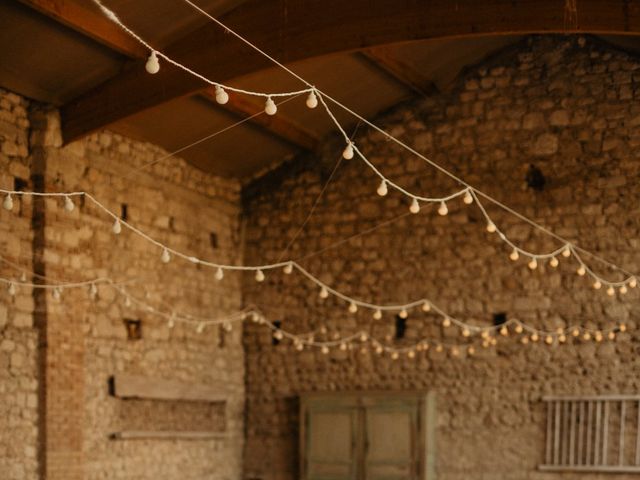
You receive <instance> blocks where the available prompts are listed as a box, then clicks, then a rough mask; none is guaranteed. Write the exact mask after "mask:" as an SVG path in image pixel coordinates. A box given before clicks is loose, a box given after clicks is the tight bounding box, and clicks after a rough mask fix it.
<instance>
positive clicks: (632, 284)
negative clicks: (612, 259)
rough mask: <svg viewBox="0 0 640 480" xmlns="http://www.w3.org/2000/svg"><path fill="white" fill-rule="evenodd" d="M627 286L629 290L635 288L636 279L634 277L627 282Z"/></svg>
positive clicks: (636, 284)
mask: <svg viewBox="0 0 640 480" xmlns="http://www.w3.org/2000/svg"><path fill="white" fill-rule="evenodd" d="M629 286H630V287H631V288H636V287H637V286H638V279H636V277H633V278H632V279H631V280H629Z"/></svg>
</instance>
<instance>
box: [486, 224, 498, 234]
mask: <svg viewBox="0 0 640 480" xmlns="http://www.w3.org/2000/svg"><path fill="white" fill-rule="evenodd" d="M495 231H496V225H495V223H493V222H489V223H487V232H489V233H495Z"/></svg>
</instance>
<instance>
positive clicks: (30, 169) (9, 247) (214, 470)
mask: <svg viewBox="0 0 640 480" xmlns="http://www.w3.org/2000/svg"><path fill="white" fill-rule="evenodd" d="M5 96H6V97H7V98H8V99H9V100H10V101H14V102H17V103H16V106H12V107H7V108H8V110H9V112H10V113H11V109H14V110H16V111H18V110H19V108H20V106H23V107H25V101H24V100H22V99H20V98H19V97H17V96H14V95H12V94H6V95H4V96H3V97H2V107H3V108H4V106H5V104H7V105H8V103H7V102H5V100H4V98H5ZM25 108H26V107H25ZM16 118H17V120H16V121H15V122H14V123H15V124H16V125H21V128H22V129H23V130H24V131H22V130H20V131H21V132H22V137H19V138H11V139H8V135H9V134H6V135H5V134H4V131H5V130H7V131H10V129H9V128H8V127H7V128H6V129H5V128H4V124H3V126H2V127H3V129H2V132H3V133H2V135H4V139H5V140H3V142H5V141H6V142H9V141H11V142H13V143H14V144H15V145H16V146H17V151H18V153H20V155H18V156H16V155H17V153H13V154H11V155H12V156H11V157H9V158H8V162H3V165H2V170H0V174H1V175H2V186H3V187H5V188H6V187H10V188H12V187H13V182H14V180H13V177H14V176H19V177H20V178H26V179H27V180H28V179H29V178H30V177H31V176H33V178H34V181H35V182H39V183H40V184H41V185H40V186H41V187H42V186H43V187H44V188H45V189H46V190H48V191H70V190H74V191H78V190H85V191H87V192H90V193H91V194H93V195H94V196H95V197H96V198H97V199H99V200H100V201H101V202H103V203H104V204H105V205H106V206H107V207H108V208H110V209H111V210H113V211H115V212H121V210H122V206H123V205H124V204H126V206H127V214H128V219H129V221H130V222H131V223H132V224H134V225H135V226H137V227H139V228H141V229H142V230H144V231H145V232H147V233H149V234H150V235H151V236H153V237H154V238H157V239H158V240H160V241H162V242H165V243H167V244H169V245H171V246H172V247H174V248H176V249H177V250H180V251H183V252H186V253H189V254H191V255H197V256H199V257H201V258H205V259H209V260H214V261H220V262H224V263H241V262H242V258H241V256H239V255H238V252H240V251H241V248H240V228H239V226H240V224H239V210H240V187H239V185H238V184H237V183H236V182H234V181H229V180H224V179H220V178H217V177H213V176H211V175H207V174H205V173H203V172H201V171H199V170H196V169H195V168H192V167H190V166H188V165H187V164H186V163H185V162H184V161H182V160H180V159H177V158H172V159H168V160H162V161H161V160H160V159H161V157H163V156H165V155H166V152H164V151H162V150H161V149H159V148H157V147H154V146H152V145H149V144H144V143H140V142H134V141H131V140H128V139H126V138H123V137H121V136H118V135H114V134H111V133H109V132H102V133H100V134H96V135H93V136H90V137H88V138H86V139H85V140H82V141H80V142H75V143H73V144H70V145H68V146H65V147H61V141H60V128H59V119H58V116H57V113H56V112H55V111H49V110H47V109H43V108H41V107H39V106H35V107H33V108H31V113H30V124H24V125H22V123H24V122H23V120H22V119H21V117H19V116H18V115H16ZM24 118H26V114H25V115H24ZM29 127H30V131H29ZM29 133H30V134H31V142H30V147H31V148H30V151H29V152H27V151H26V145H27V143H26V138H27V137H28V136H29ZM7 139H8V140H7ZM21 142H23V143H21ZM11 148H12V147H11V146H9V147H6V150H11ZM2 150H3V151H5V148H4V147H3V148H2ZM14 150H15V149H14ZM11 151H13V150H11ZM14 157H15V158H14ZM3 160H4V157H3ZM28 188H32V186H31V185H30V186H29V187H28ZM33 203H34V200H33V199H30V198H25V199H24V200H23V201H22V200H17V199H16V201H15V204H16V205H15V207H14V211H13V212H6V211H5V210H1V211H0V216H1V218H2V225H3V226H5V227H6V228H7V231H6V232H4V233H3V235H2V238H1V239H0V241H1V242H2V246H3V247H6V248H3V255H4V254H5V253H6V255H7V256H10V257H11V259H12V260H14V261H19V262H21V263H22V264H24V265H25V266H27V267H28V268H32V269H34V270H38V271H39V272H40V273H46V275H47V276H48V277H49V278H50V279H51V281H56V280H57V281H77V280H86V279H91V278H96V277H105V276H107V277H110V278H112V279H114V280H117V281H127V282H128V283H127V289H128V291H129V292H130V293H131V294H132V295H134V296H135V297H137V298H143V299H144V298H145V291H146V292H148V298H147V299H146V301H147V302H149V303H150V304H152V305H154V306H155V307H157V308H160V309H163V310H165V311H171V310H176V311H179V312H185V313H188V314H191V315H198V316H208V317H218V316H223V315H224V314H225V313H230V312H235V311H237V310H238V309H239V308H240V307H241V293H240V278H239V277H238V276H234V275H233V274H229V275H227V276H226V277H225V279H224V280H223V281H222V282H216V281H215V280H213V274H214V272H213V271H212V270H208V269H203V268H199V267H197V266H195V265H193V264H191V263H187V262H184V261H180V260H177V259H174V260H173V261H172V262H171V263H169V264H166V265H165V264H163V263H162V262H161V261H160V254H161V251H160V250H159V249H157V248H150V246H149V244H148V243H146V242H144V241H141V240H140V239H139V238H137V237H136V236H134V235H131V234H130V233H128V231H127V230H125V229H123V232H122V233H121V234H120V235H119V236H117V237H116V236H115V235H114V234H113V233H112V231H111V225H112V223H113V221H112V219H110V218H108V217H107V216H105V215H104V213H102V212H100V211H99V210H98V209H96V208H95V207H94V206H92V205H91V204H90V202H89V201H87V200H85V201H82V200H81V199H76V200H75V203H76V208H75V210H74V211H73V212H71V213H69V212H67V211H65V210H64V208H63V203H62V201H61V200H55V199H47V200H45V201H43V202H40V204H39V205H38V206H37V208H35V209H34V208H32V206H33ZM38 209H39V211H37V212H36V214H34V213H33V212H34V211H36V210H38ZM34 215H35V216H37V218H38V219H39V221H41V222H42V225H39V226H36V225H35V224H34V226H33V228H31V227H32V225H31V222H32V217H34ZM212 233H213V234H215V236H216V239H217V247H216V248H215V249H214V248H213V247H212V246H211V239H210V235H211V234H212ZM32 257H33V258H34V259H36V260H35V261H34V262H31V258H32ZM40 259H41V260H42V261H39V260H40ZM2 272H3V276H10V274H11V272H10V270H8V269H6V268H5V267H4V266H3V267H2ZM0 298H2V307H1V308H0V313H2V317H0V319H1V320H2V324H0V334H1V338H0V361H2V365H3V367H4V366H5V364H6V366H7V368H2V372H0V375H1V377H0V380H2V382H1V383H0V400H1V401H0V403H1V404H2V406H1V407H0V409H2V412H3V413H4V412H5V410H4V409H7V412H8V413H9V416H8V417H6V416H5V415H2V418H1V419H0V422H8V423H7V425H5V423H0V427H2V431H3V435H2V436H1V437H0V477H1V478H3V479H5V478H9V479H33V478H38V477H37V469H38V461H36V455H37V452H39V456H40V462H39V463H40V465H39V467H40V469H41V475H46V478H47V479H48V480H53V479H65V480H68V479H107V478H108V479H117V478H138V479H145V478H148V479H156V478H171V477H175V478H184V479H202V478H212V479H230V478H237V477H239V476H240V472H241V470H242V468H241V461H242V449H243V428H244V422H243V409H244V357H243V349H242V343H241V342H242V340H241V327H240V326H237V327H236V328H235V329H234V330H233V331H232V332H231V333H227V334H226V335H224V338H221V334H220V332H219V330H218V329H217V328H209V329H207V330H205V331H204V332H203V333H201V334H197V333H196V331H195V328H194V327H193V326H184V325H181V324H178V325H176V327H175V328H174V329H171V330H170V329H169V328H168V327H167V325H166V322H165V321H162V320H160V319H158V318H157V317H155V316H154V315H152V314H150V313H149V312H147V311H141V309H140V308H135V306H133V307H126V306H125V305H124V300H123V298H122V297H120V296H119V295H117V294H116V293H115V291H114V290H113V289H110V288H109V287H106V286H104V287H102V286H101V287H100V288H99V294H98V298H97V300H96V301H95V302H93V301H91V300H90V299H89V295H88V289H66V290H64V291H63V292H62V299H61V301H60V302H57V301H55V300H54V299H53V297H52V295H51V292H46V293H43V292H42V291H40V290H34V292H32V291H30V290H29V291H27V290H26V289H25V292H22V289H20V290H19V294H18V295H16V297H15V299H10V298H9V297H8V295H6V294H5V292H4V291H2V292H0ZM34 303H35V304H37V305H39V308H38V311H37V312H36V313H37V315H33V309H34V306H33V305H34ZM5 311H6V314H5ZM34 318H35V320H34ZM124 318H133V319H139V320H141V321H142V339H141V340H137V341H133V340H128V339H127V336H126V330H125V326H124V324H123V319H124ZM34 323H35V324H36V326H38V327H39V328H40V331H41V334H42V338H43V342H42V345H43V349H42V352H41V354H40V356H38V355H37V348H36V347H37V342H36V340H37V335H36V331H35V330H34V329H33V327H32V325H33V324H34ZM45 347H46V348H45ZM38 358H40V360H41V362H40V366H41V368H40V370H39V367H38ZM123 372H126V373H134V374H139V375H144V376H148V377H152V378H160V379H162V378H165V379H169V380H180V381H183V382H191V383H197V384H206V385H211V386H215V387H218V388H219V390H220V394H221V395H224V396H226V398H227V402H226V405H225V406H224V410H223V412H222V413H220V412H221V406H219V405H215V406H214V408H213V409H212V410H211V411H212V412H213V413H212V415H220V414H222V418H217V417H216V418H212V420H211V422H210V424H211V426H212V427H215V428H219V429H220V430H221V431H222V432H224V433H225V434H226V436H225V437H223V438H220V439H216V440H171V439H168V440H152V439H149V440H111V439H109V435H110V434H111V433H114V432H118V431H123V430H128V429H136V430H158V429H162V428H163V426H164V427H166V425H168V424H170V425H186V426H188V425H189V422H190V421H192V420H193V418H192V417H193V416H194V415H196V416H197V415H201V414H202V409H203V408H208V407H204V406H203V407H201V408H200V410H198V408H196V406H194V405H183V406H182V407H181V405H180V403H179V402H174V404H173V405H172V407H171V409H168V410H167V411H165V412H164V414H163V415H169V417H171V418H169V417H166V416H163V418H161V419H156V420H157V421H156V420H154V418H153V415H151V414H149V415H146V416H145V417H144V418H137V419H136V422H135V424H132V423H131V422H130V416H131V414H132V413H131V412H130V411H129V410H127V404H126V402H125V401H123V400H120V399H117V398H115V397H113V396H110V395H109V391H108V380H109V377H111V376H112V375H114V374H118V373H123ZM5 377H6V379H5ZM5 380H6V381H5ZM38 386H40V390H39V392H38ZM38 393H39V395H40V401H39V402H38ZM183 407H184V408H183ZM38 408H40V410H41V411H42V412H43V414H42V415H41V417H40V418H41V419H42V422H41V430H40V437H39V438H40V441H42V442H45V445H44V448H38V428H37V412H38ZM165 410H166V409H165ZM145 411H152V409H147V410H145ZM155 411H158V412H161V411H162V410H161V409H160V410H159V409H156V410H155ZM187 417H188V418H187ZM185 418H186V420H185ZM194 418H195V417H194ZM4 432H7V433H8V435H4ZM41 478H44V477H41Z"/></svg>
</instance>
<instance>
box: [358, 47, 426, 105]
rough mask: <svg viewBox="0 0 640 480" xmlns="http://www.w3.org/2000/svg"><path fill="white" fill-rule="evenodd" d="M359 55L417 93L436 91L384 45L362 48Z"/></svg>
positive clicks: (419, 74) (422, 76)
mask: <svg viewBox="0 0 640 480" xmlns="http://www.w3.org/2000/svg"><path fill="white" fill-rule="evenodd" d="M361 55H362V56H363V57H364V58H365V59H366V60H368V61H369V62H370V63H372V64H373V65H375V66H376V67H377V68H379V69H380V70H382V71H383V72H385V73H386V74H387V75H389V76H390V77H392V78H393V79H394V80H396V81H397V82H398V83H401V84H402V85H404V86H405V87H407V88H408V89H409V90H413V91H414V92H415V93H417V94H418V95H422V96H428V95H433V94H434V93H436V92H437V91H438V89H437V88H436V86H435V85H434V84H433V82H432V81H431V80H430V79H429V78H427V77H426V76H424V75H423V74H422V73H420V72H419V71H418V70H416V69H415V68H413V67H412V66H411V65H408V64H406V63H404V62H403V61H401V60H398V59H397V58H396V57H395V56H394V55H393V54H392V53H391V52H389V51H388V50H387V49H386V48H384V47H377V48H370V49H368V50H363V51H362V52H361Z"/></svg>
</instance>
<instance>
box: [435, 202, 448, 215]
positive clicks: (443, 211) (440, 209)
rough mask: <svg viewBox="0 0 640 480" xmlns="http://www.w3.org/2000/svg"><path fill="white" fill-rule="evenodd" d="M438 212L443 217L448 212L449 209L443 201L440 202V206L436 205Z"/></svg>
mask: <svg viewBox="0 0 640 480" xmlns="http://www.w3.org/2000/svg"><path fill="white" fill-rule="evenodd" d="M438 213H439V214H440V215H441V216H443V217H444V216H445V215H446V214H447V213H449V209H448V208H447V204H446V203H445V202H440V207H438Z"/></svg>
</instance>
